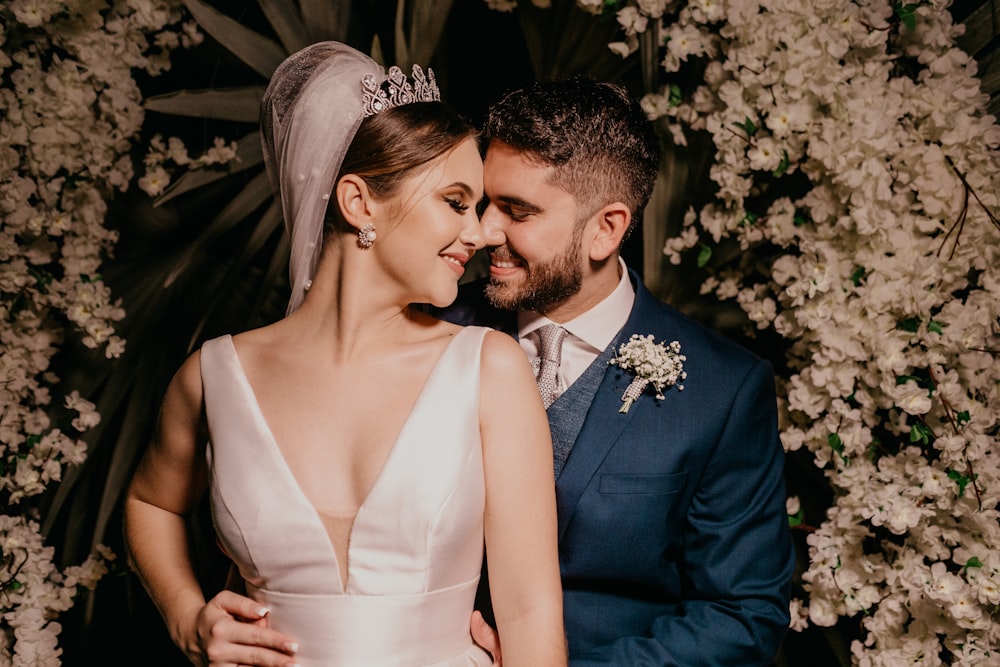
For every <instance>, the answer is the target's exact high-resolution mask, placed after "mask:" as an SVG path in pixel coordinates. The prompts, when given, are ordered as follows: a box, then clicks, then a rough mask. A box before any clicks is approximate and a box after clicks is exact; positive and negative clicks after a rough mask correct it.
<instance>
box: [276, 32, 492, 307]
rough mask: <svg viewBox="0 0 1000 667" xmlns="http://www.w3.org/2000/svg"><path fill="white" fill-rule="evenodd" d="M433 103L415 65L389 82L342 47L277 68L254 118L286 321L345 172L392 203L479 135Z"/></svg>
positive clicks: (327, 228)
mask: <svg viewBox="0 0 1000 667" xmlns="http://www.w3.org/2000/svg"><path fill="white" fill-rule="evenodd" d="M439 99H440V98H439V95H438V90H437V85H436V84H435V82H434V76H433V73H432V72H430V71H428V76H427V77H426V78H425V77H424V75H423V71H422V70H420V68H419V67H416V66H414V69H413V75H412V76H411V77H406V76H404V75H403V74H402V72H401V71H400V70H399V68H396V67H393V68H390V72H389V79H388V80H387V77H386V73H385V71H384V69H383V68H382V66H381V65H379V64H378V63H376V62H375V61H374V60H372V59H371V58H369V57H368V56H366V55H364V54H363V53H361V52H360V51H357V50H355V49H353V48H351V47H349V46H347V45H346V44H341V43H340V42H318V43H316V44H312V45H311V46H307V47H306V48H304V49H302V50H300V51H297V52H296V53H293V54H292V55H290V56H289V57H288V58H286V59H285V60H284V61H283V62H282V63H281V64H280V65H278V67H277V69H276V70H275V71H274V74H273V75H272V76H271V81H270V83H269V84H268V87H267V90H266V91H265V92H264V97H263V99H262V100H261V119H260V120H261V146H262V149H263V154H264V165H265V167H266V168H267V175H268V178H269V179H270V182H271V186H272V188H273V189H274V190H275V191H276V192H277V193H278V194H279V195H280V197H281V211H282V216H283V218H284V222H285V230H286V232H287V233H288V238H289V240H290V244H291V252H290V254H289V260H288V272H289V282H290V283H291V288H292V292H291V297H290V299H289V301H288V309H287V311H286V314H290V313H292V312H294V311H295V310H296V309H297V308H298V307H299V306H300V305H301V303H302V300H303V298H304V297H305V291H306V289H307V285H309V284H310V282H311V281H312V278H313V276H314V275H315V273H316V266H317V265H318V263H319V257H320V254H321V252H322V248H323V241H324V234H325V233H329V232H331V231H333V229H335V228H336V225H337V220H338V219H339V218H340V216H339V215H334V213H335V207H330V206H329V204H330V202H331V200H335V198H334V197H333V196H332V193H333V189H334V186H335V185H336V183H337V181H338V180H339V179H340V177H341V176H342V175H344V174H349V173H350V174H356V175H358V176H360V177H361V178H363V179H364V180H365V182H366V183H367V185H368V187H369V189H370V190H371V191H372V193H373V194H374V195H375V196H377V197H380V198H386V197H390V196H392V195H393V194H395V193H396V192H397V191H398V188H399V185H400V183H401V182H402V181H403V180H404V179H406V178H407V177H408V176H410V175H412V174H415V173H417V172H418V171H419V169H420V168H421V167H423V166H425V165H427V164H428V163H430V162H432V161H433V160H434V159H435V158H437V157H439V156H441V155H443V154H445V153H447V152H448V151H449V150H451V149H452V148H454V147H456V146H457V145H458V144H460V143H461V142H462V141H464V140H465V139H468V138H470V137H476V136H477V134H478V133H477V131H476V130H475V128H474V127H472V126H471V125H470V124H469V123H468V122H467V121H466V120H464V119H463V118H462V117H461V116H459V115H458V114H457V113H456V112H455V111H454V110H452V109H451V107H449V106H447V105H445V104H443V103H441V102H440V101H439ZM328 207H329V208H330V209H331V210H330V214H331V215H328V214H327V209H328ZM338 213H339V212H338ZM328 218H329V220H328Z"/></svg>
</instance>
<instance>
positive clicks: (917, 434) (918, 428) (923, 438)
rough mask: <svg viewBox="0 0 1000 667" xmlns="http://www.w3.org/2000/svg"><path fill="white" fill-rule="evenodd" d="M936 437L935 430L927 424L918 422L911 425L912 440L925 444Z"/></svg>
mask: <svg viewBox="0 0 1000 667" xmlns="http://www.w3.org/2000/svg"><path fill="white" fill-rule="evenodd" d="M933 439H934V432H933V431H931V430H930V429H929V428H928V427H927V425H926V424H923V423H921V422H917V423H916V424H914V425H913V426H911V427H910V442H920V443H923V444H925V445H927V444H930V442H931V440H933Z"/></svg>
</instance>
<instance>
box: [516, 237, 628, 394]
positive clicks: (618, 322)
mask: <svg viewBox="0 0 1000 667" xmlns="http://www.w3.org/2000/svg"><path fill="white" fill-rule="evenodd" d="M618 263H619V265H620V266H621V272H622V275H621V279H620V280H619V281H618V286H617V287H615V289H614V291H613V292H611V294H609V295H608V296H607V297H605V298H604V300H603V301H601V302H600V303H598V304H597V305H596V306H594V307H593V308H591V309H590V310H588V311H587V312H585V313H582V314H580V315H577V316H576V317H574V318H573V319H571V320H569V321H568V322H562V323H561V326H562V328H563V329H565V330H566V331H567V332H569V335H568V336H566V338H565V339H563V344H562V360H561V361H560V363H559V374H558V377H557V380H558V381H557V384H556V390H555V397H556V398H558V397H559V396H560V395H562V393H563V392H564V391H566V389H567V387H569V386H570V385H571V384H573V383H574V382H575V381H576V380H577V378H579V377H580V376H581V375H583V372H584V371H585V370H587V367H588V366H590V364H592V363H593V362H594V359H596V358H597V356H598V355H599V354H600V353H601V352H603V351H604V349H605V348H606V347H607V346H608V345H609V344H610V343H611V341H612V339H614V337H615V334H617V333H618V332H619V331H620V330H621V328H622V327H623V326H625V322H627V321H628V316H629V314H630V313H631V312H632V304H633V303H635V290H634V289H633V288H632V281H631V280H629V277H628V268H627V267H626V266H625V262H624V261H623V260H622V259H621V258H620V257H619V258H618ZM552 323H553V322H552V320H550V319H549V318H547V317H545V316H544V315H542V314H541V313H537V312H535V311H533V310H524V311H520V312H518V314H517V336H518V341H519V342H520V344H521V349H522V350H524V353H525V354H527V355H528V359H530V360H531V361H532V362H534V361H535V360H536V359H538V353H539V345H538V334H537V333H536V331H537V329H538V328H539V327H541V326H542V325H545V324H552ZM555 324H560V323H558V322H556V323H555Z"/></svg>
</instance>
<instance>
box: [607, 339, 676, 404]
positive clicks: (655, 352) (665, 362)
mask: <svg viewBox="0 0 1000 667" xmlns="http://www.w3.org/2000/svg"><path fill="white" fill-rule="evenodd" d="M685 360H687V357H685V356H684V355H683V354H681V344H680V343H678V342H677V341H674V342H672V343H670V344H669V345H665V344H664V343H654V342H653V337H652V336H640V335H639V334H632V337H631V338H629V341H628V342H627V343H623V344H622V345H621V347H619V348H618V354H617V355H616V356H615V357H614V358H613V359H612V360H611V361H609V362H608V363H611V364H615V365H616V366H618V367H619V368H621V369H622V370H624V371H631V372H632V374H633V375H635V378H634V379H633V380H632V383H631V384H630V385H629V386H628V389H626V390H625V393H624V394H622V406H621V407H620V408H619V409H618V412H628V409H629V408H630V407H632V403H633V402H634V401H635V400H636V399H637V398H639V397H640V396H641V395H642V392H643V391H645V389H646V386H647V385H653V388H654V389H655V390H656V398H657V399H659V400H662V399H663V390H664V389H666V388H667V387H671V386H673V385H677V390H678V391H684V385H682V384H677V382H678V381H679V380H684V379H686V378H687V373H685V372H684V361H685Z"/></svg>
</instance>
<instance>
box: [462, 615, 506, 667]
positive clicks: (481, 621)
mask: <svg viewBox="0 0 1000 667" xmlns="http://www.w3.org/2000/svg"><path fill="white" fill-rule="evenodd" d="M470 629H471V631H472V639H473V641H475V642H476V643H477V644H479V645H480V646H481V647H483V648H484V649H486V651H488V652H489V653H490V654H491V655H492V656H493V664H494V665H497V667H501V665H503V659H502V658H501V657H500V637H499V635H497V631H496V630H494V629H493V628H492V627H490V624H489V623H487V622H486V619H485V618H483V615H482V614H480V613H479V612H478V611H474V612H472V621H471V623H470Z"/></svg>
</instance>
